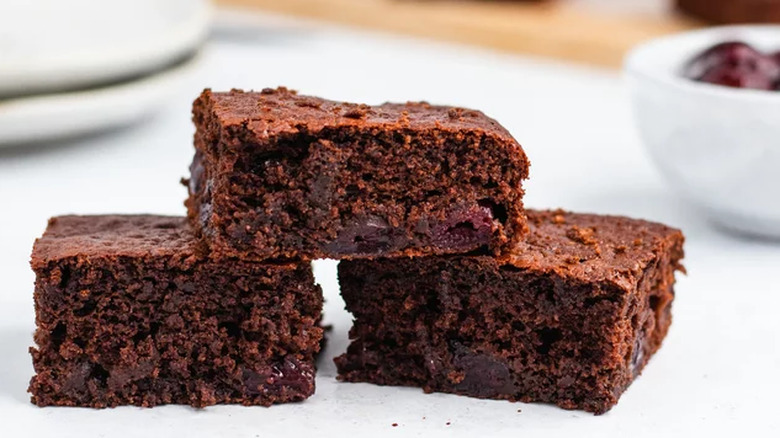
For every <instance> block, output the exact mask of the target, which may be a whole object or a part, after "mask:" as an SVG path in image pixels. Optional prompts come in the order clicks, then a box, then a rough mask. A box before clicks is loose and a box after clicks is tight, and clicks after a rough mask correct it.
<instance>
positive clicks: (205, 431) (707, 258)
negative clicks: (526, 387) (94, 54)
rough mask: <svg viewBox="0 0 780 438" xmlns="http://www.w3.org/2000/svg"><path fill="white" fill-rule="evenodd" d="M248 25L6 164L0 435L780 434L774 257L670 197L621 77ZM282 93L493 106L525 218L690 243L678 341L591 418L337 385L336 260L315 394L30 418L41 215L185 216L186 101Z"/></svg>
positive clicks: (778, 292)
mask: <svg viewBox="0 0 780 438" xmlns="http://www.w3.org/2000/svg"><path fill="white" fill-rule="evenodd" d="M245 24H246V23H245ZM254 26H255V25H252V26H244V27H243V28H239V29H236V28H233V29H230V30H228V29H226V28H218V29H217V30H216V31H215V33H214V35H213V37H212V39H211V40H210V42H209V44H208V45H207V47H206V48H205V50H204V53H203V55H202V59H201V64H200V66H199V67H198V69H197V72H196V74H195V76H194V77H193V78H192V80H191V83H188V84H185V88H186V90H185V91H183V92H182V93H181V95H180V96H179V97H178V98H177V99H175V100H174V101H171V102H170V105H169V106H168V107H166V108H165V109H164V110H163V111H161V112H160V113H159V114H157V115H156V116H155V117H152V118H150V119H149V120H147V121H146V122H144V123H142V124H140V125H136V126H133V127H131V128H127V129H122V130H119V131H115V132H111V133H105V134H101V135H95V136H90V137H88V138H80V139H75V140H67V141H61V142H58V143H57V144H54V145H49V146H35V147H32V148H31V147H24V148H16V149H12V150H1V151H0V436H3V437H16V436H55V435H56V436H59V437H68V436H74V437H75V436H79V437H81V436H112V437H119V436H121V437H124V436H161V435H163V434H165V435H169V436H215V435H224V436H230V437H241V436H249V437H252V436H287V435H291V436H295V435H298V434H302V433H303V432H304V431H310V430H311V431H317V432H316V433H317V436H339V437H341V436H349V435H350V434H358V433H360V434H364V433H368V434H370V435H371V436H436V435H445V434H448V435H455V434H456V433H459V434H460V435H462V436H474V435H476V434H479V435H483V436H504V435H506V436H510V435H512V436H534V435H536V436H541V435H542V434H544V436H546V437H558V436H560V437H563V436H567V437H568V436H596V435H598V436H604V437H610V436H615V437H618V436H631V437H644V436H652V437H664V436H675V435H678V434H680V435H681V434H682V433H689V434H693V436H735V435H737V434H739V435H742V436H750V437H752V436H777V435H775V434H776V433H777V429H778V426H780V420H778V415H777V403H778V390H779V389H780V377H779V376H778V372H779V371H780V348H778V347H779V346H780V341H778V334H780V318H779V317H778V312H779V311H780V309H779V307H780V286H778V272H780V244H777V243H775V244H771V243H762V242H759V241H751V240H744V239H741V238H738V237H734V236H731V235H728V234H723V233H721V232H720V231H718V230H716V229H714V228H712V227H711V226H710V225H708V224H707V223H706V222H705V221H704V220H703V219H702V218H701V217H700V216H699V215H698V214H697V213H696V212H695V211H693V210H692V209H691V208H690V207H689V206H688V205H686V203H685V202H684V201H682V200H679V199H678V198H677V197H676V196H675V193H674V192H673V190H672V189H670V188H669V187H667V186H665V185H664V183H663V181H662V180H661V179H660V177H659V176H658V174H656V172H655V171H654V169H653V168H652V166H651V163H650V162H649V160H648V159H647V157H646V155H645V154H644V152H643V150H642V148H641V144H640V143H639V141H638V139H637V136H636V132H635V130H634V127H633V125H632V121H631V116H630V113H629V111H628V103H627V101H626V95H625V92H624V88H623V86H622V84H621V80H620V78H619V76H618V75H617V74H616V73H615V72H611V71H600V70H590V69H585V68H581V67H573V66H569V65H564V64H556V63H551V62H547V61H541V60H532V59H526V58H520V57H514V56H508V55H502V54H496V53H491V52H485V51H479V50H476V49H466V48H462V47H458V46H446V45H439V44H433V43H428V42H423V41H418V40H411V39H398V38H390V37H385V36H379V35H371V34H365V33H355V32H349V31H345V30H336V29H331V28H326V27H320V26H312V25H305V24H303V23H288V22H277V21H261V22H260V24H258V26H259V27H254ZM276 85H287V86H288V87H291V88H296V89H299V90H300V91H301V92H304V93H307V94H315V95H322V96H325V97H328V98H333V99H339V100H351V101H357V102H367V103H379V102H382V101H385V100H394V101H404V100H420V99H425V100H429V101H432V102H436V103H446V104H457V105H464V106H470V107H475V108H478V109H481V110H483V111H485V112H486V113H487V114H489V115H491V116H493V117H495V118H496V119H498V120H499V121H500V122H501V123H502V124H503V125H505V126H506V127H507V128H508V129H509V130H510V131H511V132H512V133H513V134H514V135H515V137H516V138H517V139H518V140H519V141H520V142H521V143H522V144H523V145H524V147H525V149H526V151H527V153H528V155H529V156H530V158H531V160H532V163H533V164H532V169H531V171H532V173H531V175H532V176H531V180H530V181H529V182H528V184H527V191H528V195H527V198H526V199H527V204H528V205H529V206H532V207H538V208H540V207H565V208H567V209H571V210H576V211H588V212H600V213H615V214H625V215H630V216H635V217H642V218H648V219H653V220H658V221H662V222H665V223H668V224H670V225H674V226H677V227H680V228H682V229H683V231H684V232H685V234H686V236H687V237H688V242H687V246H686V251H687V257H686V262H685V264H686V266H687V268H688V272H689V275H688V276H687V277H682V276H681V278H679V283H678V287H677V299H676V301H675V304H674V318H675V319H674V323H673V325H672V329H671V332H670V334H669V336H668V338H667V339H666V342H665V344H664V347H663V348H662V349H661V351H660V352H659V353H658V354H657V355H656V356H655V357H654V358H653V360H652V361H651V362H650V364H649V365H648V367H647V369H646V371H645V373H644V374H643V375H642V376H641V377H640V378H639V379H638V380H637V381H636V382H635V383H634V384H633V385H632V386H631V387H630V388H629V390H628V391H627V392H626V393H625V395H624V396H623V398H622V400H621V402H620V404H619V405H618V406H617V407H615V408H614V409H613V410H612V411H611V412H609V413H608V414H606V415H604V416H600V417H595V416H592V415H590V414H586V413H581V412H576V411H575V412H571V411H564V410H560V409H558V408H555V407H551V406H544V405H526V404H519V403H518V404H512V403H508V402H498V401H482V400H475V399H469V398H465V397H457V396H450V395H442V394H434V395H424V394H423V393H422V392H421V391H420V390H418V389H414V388H389V387H375V386H371V385H366V384H342V383H337V382H336V381H335V378H334V376H335V369H334V366H333V364H332V361H331V358H332V357H333V356H335V355H337V354H340V353H341V352H343V350H344V349H345V346H346V332H347V330H348V328H349V325H350V321H351V320H350V317H349V315H348V314H347V313H346V312H344V311H343V310H342V308H343V303H342V301H341V300H340V298H339V297H338V287H337V285H336V283H335V275H334V268H335V264H333V263H330V262H320V263H318V264H317V266H316V271H317V275H318V278H319V279H320V281H321V283H322V286H323V288H324V290H325V294H326V298H327V304H326V318H327V322H329V323H332V324H333V325H334V330H333V332H332V333H331V338H330V342H329V344H328V349H327V350H326V351H325V353H324V355H323V358H322V360H321V363H320V372H319V374H318V377H317V393H316V394H315V395H314V396H313V397H312V398H311V399H309V400H308V401H306V402H304V403H300V404H292V405H282V406H275V407H272V408H268V409H266V408H259V407H255V408H245V407H235V406H220V407H211V408H207V409H204V410H194V409H191V408H189V407H182V406H168V407H160V408H154V409H139V408H131V407H124V408H117V409H108V410H91V409H73V408H46V409H40V408H37V407H34V406H33V405H31V404H30V403H29V395H28V394H27V393H26V392H25V391H26V387H27V383H28V381H29V378H30V376H31V375H32V366H31V363H30V357H29V355H28V353H27V348H28V346H29V345H31V343H32V337H31V333H32V331H33V329H34V314H33V305H32V290H33V287H32V284H33V275H32V272H31V271H30V269H29V265H28V260H29V253H30V249H31V246H32V243H33V240H34V238H35V237H36V236H37V235H39V234H40V233H41V232H42V231H43V229H44V228H45V225H46V220H47V218H48V217H49V216H52V215H57V214H63V213H137V212H149V213H162V214H183V213H184V209H183V206H182V201H183V199H184V197H185V196H186V193H185V190H184V188H183V187H181V186H179V184H178V180H179V178H180V177H182V176H185V175H186V174H187V167H188V164H189V161H190V160H191V158H192V146H191V135H192V133H193V128H192V126H191V123H190V120H189V117H190V116H189V109H190V103H191V101H192V100H193V99H194V98H195V97H196V95H197V94H198V92H199V91H200V89H202V88H203V87H206V86H209V87H213V88H214V89H218V90H225V89H229V88H232V87H236V88H254V89H259V88H263V87H267V86H276ZM40 123H41V124H45V123H46V120H41V121H40ZM727 183H728V182H727V181H724V184H727ZM393 423H398V426H397V427H393V426H392V424H393ZM282 434H284V435H282Z"/></svg>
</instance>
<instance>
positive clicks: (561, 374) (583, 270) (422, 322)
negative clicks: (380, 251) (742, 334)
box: [335, 210, 684, 414]
mask: <svg viewBox="0 0 780 438" xmlns="http://www.w3.org/2000/svg"><path fill="white" fill-rule="evenodd" d="M527 215H528V222H529V227H530V234H529V236H528V238H527V240H526V241H524V242H522V243H520V244H518V246H517V248H516V251H515V252H514V254H512V255H511V256H509V257H506V258H503V259H496V258H493V257H486V256H460V255H459V256H434V257H426V258H419V259H376V260H353V261H342V262H341V263H340V264H339V282H340V284H341V293H342V296H343V297H344V300H345V302H346V306H347V310H349V311H350V312H351V313H352V315H353V317H354V326H353V327H352V329H351V331H350V338H351V341H352V342H351V345H350V346H349V348H348V350H347V352H346V354H344V355H342V356H340V357H338V358H336V359H335V361H336V365H337V367H338V371H339V377H340V379H341V380H343V381H349V382H371V383H376V384H380V385H408V386H419V387H422V388H423V389H424V390H425V391H426V392H434V391H439V392H449V393H455V394H462V395H467V396H473V397H480V398H492V399H508V400H513V401H516V400H519V401H523V402H545V403H553V404H556V405H558V406H560V407H563V408H566V409H584V410H586V411H590V412H593V413H597V414H601V413H604V412H606V411H608V410H609V409H610V408H611V407H612V406H614V405H615V404H616V403H617V401H618V399H619V397H620V395H621V394H622V393H623V391H624V390H625V389H626V388H627V387H628V386H629V385H630V384H631V382H632V381H633V380H634V379H635V378H636V377H637V376H638V375H639V374H640V373H641V371H642V369H643V368H644V366H645V365H646V364H647V362H648V360H649V359H650V357H651V356H652V355H653V354H654V353H655V352H656V351H657V350H658V348H659V347H660V346H661V342H662V340H663V339H664V337H665V336H666V333H667V331H668V329H669V325H670V323H671V321H672V315H671V306H672V301H673V299H674V281H675V278H674V275H675V271H678V270H682V269H683V268H682V265H681V264H680V260H681V259H682V257H683V240H684V238H683V235H682V233H681V232H680V231H678V230H675V229H672V228H669V227H666V226H664V225H660V224H655V223H650V222H645V221H641V220H633V219H627V218H622V217H611V216H596V215H587V214H574V213H565V212H563V211H531V210H529V211H528V212H527Z"/></svg>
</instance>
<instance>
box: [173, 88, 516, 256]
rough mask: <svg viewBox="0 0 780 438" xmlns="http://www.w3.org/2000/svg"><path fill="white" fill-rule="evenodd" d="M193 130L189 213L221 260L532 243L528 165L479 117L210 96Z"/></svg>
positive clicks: (406, 107) (402, 107)
mask: <svg viewBox="0 0 780 438" xmlns="http://www.w3.org/2000/svg"><path fill="white" fill-rule="evenodd" d="M194 122H195V125H196V126H197V132H196V135H195V146H196V150H197V152H196V155H195V158H194V161H193V164H192V167H191V178H190V180H189V190H190V199H189V200H188V202H187V206H188V209H189V216H190V218H191V220H192V223H193V225H194V226H195V227H196V228H197V229H199V230H200V232H201V233H202V234H203V236H204V238H205V240H206V241H207V242H208V243H209V245H210V248H211V250H212V252H213V253H214V254H215V255H216V256H223V255H226V256H240V257H243V258H252V259H263V258H277V257H300V258H304V259H309V258H325V257H330V258H344V259H349V258H354V257H372V256H380V255H381V256H419V255H430V254H443V253H463V252H468V251H473V250H477V249H485V248H487V249H489V250H490V251H491V252H492V253H493V254H499V253H503V252H505V251H506V250H507V248H509V247H511V245H513V244H515V243H516V242H517V241H518V240H519V239H520V238H521V236H522V234H523V233H524V232H525V219H524V215H523V208H522V195H523V190H522V187H521V186H522V181H523V179H525V178H526V177H527V176H528V160H527V158H526V156H525V154H524V152H523V150H522V148H521V147H520V145H519V144H517V142H516V141H515V140H514V139H513V138H512V137H511V136H510V135H509V133H508V132H507V131H506V130H504V129H503V128H502V127H501V126H500V125H498V123H496V122H495V121H494V120H492V119H489V118H488V117H486V116H485V115H483V114H482V113H480V112H478V111H473V110H466V109H460V108H451V107H440V106H433V105H429V104H426V103H409V104H385V105H380V106H376V107H369V106H366V105H356V104H348V103H337V102H331V101H326V100H323V99H319V98H314V97H308V96H299V95H297V94H295V93H294V92H291V91H289V90H286V89H284V88H279V89H273V90H272V89H267V90H264V91H262V92H242V91H237V90H233V91H231V92H229V93H212V92H211V91H210V90H206V91H205V92H204V93H203V94H202V95H201V96H200V98H199V99H198V100H197V101H196V102H195V104H194Z"/></svg>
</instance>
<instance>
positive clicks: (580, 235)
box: [554, 221, 598, 246]
mask: <svg viewBox="0 0 780 438" xmlns="http://www.w3.org/2000/svg"><path fill="white" fill-rule="evenodd" d="M554 223H556V224H560V223H565V221H564V222H554ZM594 234H595V230H594V229H593V228H581V227H578V226H576V225H574V226H572V227H571V228H569V231H567V232H566V237H568V238H569V239H571V240H573V241H575V242H578V243H581V244H583V245H588V246H596V245H598V241H597V240H596V239H595V238H594V237H593V236H594Z"/></svg>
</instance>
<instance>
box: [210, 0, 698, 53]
mask: <svg viewBox="0 0 780 438" xmlns="http://www.w3.org/2000/svg"><path fill="white" fill-rule="evenodd" d="M623 1H628V2H630V1H632V0H623ZM646 1H664V0H646ZM218 2H219V3H220V4H223V5H229V6H240V7H256V8H261V9H264V10H268V11H273V12H278V13H283V14H291V15H295V16H300V17H306V18H314V19H320V20H327V21H332V22H336V23H340V24H346V25H351V26H359V27H364V28H369V29H376V30H383V31H390V32H397V33H401V34H406V35H414V36H422V37H429V38H434V39H439V40H444V41H453V42H459V43H467V44H474V45H481V46H486V47H491V48H495V49H500V50H506V51H511V52H517V53H526V54H532V55H541V56H549V57H554V58H559V59H564V60H569V61H576V62H582V63H587V64H592V65H600V66H609V67H617V66H619V65H620V63H621V60H622V58H623V56H624V54H625V53H626V52H627V51H628V49H629V48H631V47H632V46H633V45H635V44H637V43H639V42H641V41H643V40H646V39H649V38H652V37H655V36H660V35H665V34H669V33H673V32H678V31H682V30H688V29H691V28H694V27H696V26H697V23H695V22H693V21H689V20H687V19H684V18H682V17H679V16H677V15H676V14H672V13H668V14H651V13H646V12H645V13H640V12H632V11H631V10H630V8H629V10H626V8H622V10H621V11H614V12H613V11H609V10H608V8H605V7H600V8H589V7H585V5H583V4H581V3H577V2H571V1H565V0H561V1H552V2H549V3H544V4H534V3H523V2H511V1H503V2H502V1H484V0H482V1H480V0H470V1H468V0H466V1H453V0H218Z"/></svg>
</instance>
